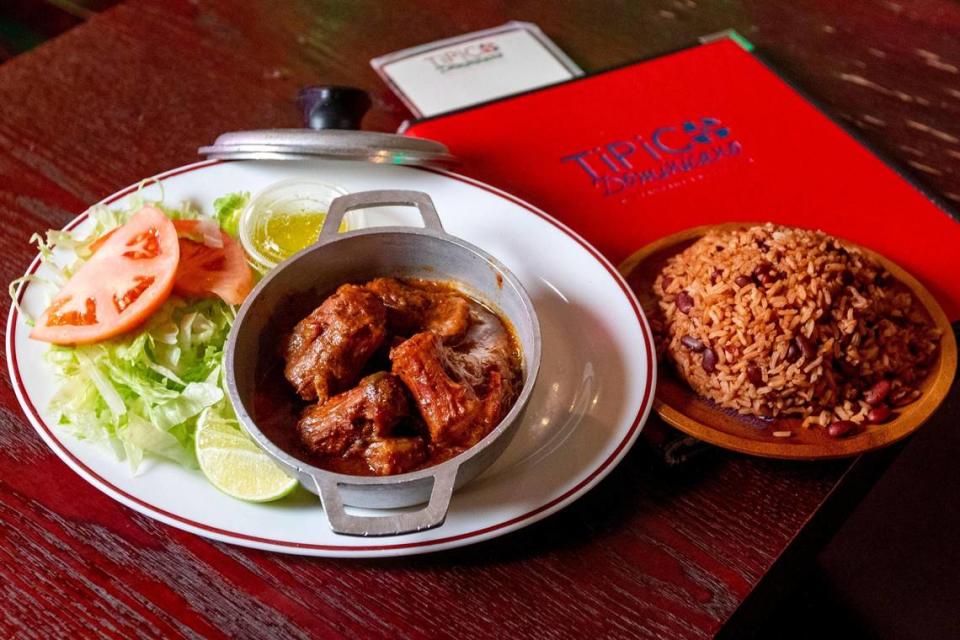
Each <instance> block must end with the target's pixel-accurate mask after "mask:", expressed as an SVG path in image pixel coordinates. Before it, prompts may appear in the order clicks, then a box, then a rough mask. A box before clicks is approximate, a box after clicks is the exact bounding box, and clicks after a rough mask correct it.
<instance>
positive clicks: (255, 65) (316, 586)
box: [0, 0, 960, 638]
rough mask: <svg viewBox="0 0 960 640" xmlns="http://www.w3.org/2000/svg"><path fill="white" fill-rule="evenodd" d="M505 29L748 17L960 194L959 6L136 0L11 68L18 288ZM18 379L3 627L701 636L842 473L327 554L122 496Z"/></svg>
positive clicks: (758, 38) (1, 493) (608, 505)
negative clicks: (211, 171) (117, 195)
mask: <svg viewBox="0 0 960 640" xmlns="http://www.w3.org/2000/svg"><path fill="white" fill-rule="evenodd" d="M507 19H521V20H531V21H533V22H536V23H538V24H539V25H540V26H541V27H542V28H543V29H544V30H545V31H546V32H547V33H548V34H549V35H550V36H552V37H553V38H555V39H556V41H557V42H558V44H559V45H560V46H561V47H562V48H564V49H565V50H566V51H567V52H568V53H569V54H570V55H571V56H572V57H573V58H574V59H575V60H577V61H578V62H579V63H580V64H581V65H582V66H583V67H584V68H585V69H587V70H593V69H598V68H602V67H605V66H610V65H614V64H618V63H622V62H626V61H628V60H631V59H635V58H638V57H642V56H647V55H652V54H655V53H657V52H661V51H664V50H667V49H671V48H675V47H678V46H681V45H685V44H688V43H690V42H692V41H693V40H694V39H695V38H696V37H697V36H699V35H701V34H704V33H709V32H713V31H718V30H721V29H724V28H728V27H735V28H737V29H738V30H740V31H741V32H742V33H744V34H745V35H746V36H747V37H748V38H750V39H751V40H752V41H754V42H755V43H756V44H757V45H759V47H760V49H761V51H763V52H764V53H766V54H767V55H768V56H769V57H770V58H771V59H772V60H773V62H775V63H776V64H777V65H779V66H780V67H781V68H782V69H783V70H784V71H785V72H786V73H787V74H788V75H789V76H791V77H793V78H795V79H796V80H797V82H798V84H799V85H800V86H802V87H804V88H806V89H807V90H809V92H810V93H812V94H813V95H815V96H816V97H818V98H819V99H821V100H822V101H823V102H824V103H825V104H826V105H827V106H828V108H829V109H830V111H831V112H832V113H833V114H834V115H838V116H840V117H842V118H845V119H847V120H848V121H850V122H852V123H854V124H856V125H857V126H860V127H861V128H862V129H863V130H864V134H865V136H866V137H867V138H868V139H869V140H870V141H872V142H873V143H875V144H877V145H878V146H879V147H881V148H882V149H884V150H886V151H889V152H890V153H891V154H892V155H894V156H895V157H897V158H898V159H900V160H901V161H903V162H905V163H906V162H912V163H914V167H915V169H916V171H919V172H921V176H922V177H923V178H924V179H925V180H926V181H928V183H929V184H930V185H931V186H933V187H934V188H935V189H936V190H937V191H938V192H939V193H941V194H943V195H944V196H945V197H947V198H952V199H954V200H958V201H960V195H958V194H960V177H958V175H957V167H958V159H960V155H958V154H960V147H958V145H957V142H958V138H960V130H958V129H957V122H958V119H957V114H958V111H960V83H958V79H960V75H958V72H957V67H956V66H957V65H960V42H958V39H957V38H956V33H957V31H958V28H960V7H958V5H956V4H954V3H951V2H948V1H947V0H912V1H909V2H908V1H907V0H901V2H899V3H891V2H886V3H884V2H866V1H857V2H846V3H842V4H840V3H834V2H827V1H826V0H804V1H800V2H795V1H788V0H778V1H776V2H773V1H770V0H754V1H749V0H730V1H721V0H715V1H714V0H711V1H707V0H697V1H693V0H678V1H673V0H656V1H647V2H634V3H615V2H599V3H598V2H589V3H588V2H583V3H572V2H563V3H541V2H534V1H533V0H528V1H521V2H511V3H505V2H473V3H469V4H465V3H459V2H453V1H452V0H451V1H446V2H418V3H403V4H400V3H381V2H376V1H375V0H369V1H365V2H351V3H337V2H333V1H331V2H311V1H308V0H272V1H267V0H257V1H254V0H196V1H188V0H143V1H130V2H127V3H124V4H121V5H120V6H118V7H116V8H115V9H113V10H110V11H108V12H105V13H103V14H101V15H98V16H95V17H93V18H92V19H91V20H89V21H88V22H87V23H86V24H84V25H83V26H81V27H78V28H76V29H75V30H73V31H71V32H69V33H68V34H66V35H64V36H62V37H60V38H58V39H56V40H54V41H51V42H49V43H47V44H44V45H42V46H40V47H38V48H37V49H35V50H33V51H31V52H29V53H27V54H24V55H22V56H20V57H17V58H15V59H13V60H12V61H10V62H7V63H5V64H4V65H2V66H0V105H2V106H0V219H2V221H3V223H4V233H2V234H0V253H2V255H4V259H3V260H2V261H0V276H2V277H3V278H4V279H5V280H10V279H12V278H14V277H16V276H18V275H19V274H20V273H22V272H23V270H24V268H25V267H26V265H27V264H28V262H29V260H30V259H31V257H32V251H31V250H30V249H29V248H28V246H27V241H28V238H29V236H30V235H31V234H32V233H33V232H35V231H37V230H39V229H44V228H47V227H51V226H60V225H62V224H64V223H65V222H67V221H68V220H69V219H70V218H71V217H73V216H74V215H75V214H76V213H77V212H79V211H81V210H83V209H84V208H85V207H86V206H87V205H89V204H90V203H92V202H95V201H97V200H99V199H100V198H102V197H103V196H105V195H107V194H109V193H111V192H113V191H115V190H116V189H118V188H120V187H122V186H125V185H127V184H129V183H132V182H134V181H136V180H138V179H140V178H141V177H143V176H147V175H151V174H153V173H156V172H158V171H161V170H164V169H167V168H170V167H173V166H176V165H179V164H183V163H186V162H190V161H192V160H195V159H196V153H195V150H196V148H197V147H198V146H200V145H202V144H205V143H208V142H210V141H211V140H213V139H214V137H215V136H216V135H217V134H219V133H221V132H222V131H226V130H231V129H245V128H255V127H279V126H296V125H297V124H298V120H299V116H298V113H297V109H296V107H295V106H294V103H293V101H292V97H293V96H294V94H295V93H296V90H297V89H298V88H299V87H300V86H301V85H303V84H305V83H318V82H322V83H346V84H354V85H359V86H362V87H364V88H367V89H368V90H370V91H371V93H372V95H373V97H374V108H373V110H372V111H371V113H370V115H369V116H368V117H367V120H366V123H365V124H366V127H367V128H371V129H381V130H393V129H395V128H396V126H397V125H398V124H399V123H400V121H401V120H402V119H403V118H405V117H406V113H405V111H404V109H403V107H402V106H401V104H400V103H399V101H398V100H397V99H396V98H394V97H393V96H392V95H391V94H390V93H389V92H388V90H387V89H386V88H385V87H384V86H383V85H382V84H381V83H380V82H379V80H378V78H377V77H376V76H375V75H374V73H373V72H372V71H371V70H370V68H369V66H368V60H369V59H370V58H371V57H373V56H375V55H379V54H383V53H386V52H389V51H393V50H396V49H398V48H401V47H406V46H410V45H414V44H419V43H422V42H426V41H430V40H433V39H437V38H441V37H446V36H451V35H455V34H458V33H462V32H464V31H468V30H473V29H478V28H483V27H489V26H493V25H496V24H500V23H502V22H504V21H506V20H507ZM7 309H8V303H7V302H6V301H4V303H3V305H2V308H0V311H2V312H3V313H4V314H5V313H6V311H7ZM2 375H3V376H4V377H5V378H4V384H3V386H2V388H0V532H2V533H0V636H2V637H17V638H48V637H60V636H67V635H72V636H77V637H108V638H131V637H188V638H193V637H213V638H220V637H223V638H227V637H231V638H264V637H290V638H306V637H357V636H358V635H362V636H372V637H391V638H394V637H409V638H427V637H456V636H467V635H469V636H471V637H518V636H520V637H526V636H529V637H540V638H563V637H571V636H588V635H603V636H609V637H644V638H683V637H690V638H697V637H707V636H710V635H712V634H713V633H715V632H716V631H717V630H718V629H719V628H720V626H721V625H722V623H723V621H724V620H725V619H726V618H727V617H728V616H729V615H730V614H731V613H732V612H733V611H734V609H735V608H736V607H737V605H738V604H739V603H740V602H741V601H742V600H743V599H744V598H745V597H746V595H747V594H748V592H749V591H750V589H751V588H752V587H753V586H754V585H755V584H757V582H758V581H759V580H760V578H761V577H762V576H763V575H764V573H765V572H766V571H767V570H768V569H769V567H770V566H771V565H772V563H773V562H774V561H775V559H776V558H777V557H778V556H779V555H780V553H781V552H782V551H783V549H784V548H785V547H786V546H787V544H788V542H789V541H790V540H791V538H793V536H795V535H796V533H797V532H798V531H799V530H800V529H801V528H802V527H803V525H804V523H805V522H806V520H807V519H808V518H809V517H810V515H811V514H812V513H814V512H815V511H816V509H817V507H818V505H820V504H821V502H822V500H823V499H824V497H825V496H826V495H827V494H828V492H829V491H830V490H831V489H832V488H833V487H834V486H835V485H836V483H837V481H838V479H839V478H840V476H841V474H842V473H843V470H844V469H845V468H846V466H847V463H844V462H829V463H818V464H800V463H789V462H775V461H764V460H755V459H748V458H745V457H742V456H739V455H736V454H725V453H717V454H715V455H713V456H711V457H709V458H707V459H701V461H700V462H698V463H697V465H695V466H693V467H691V468H688V469H685V470H683V471H680V472H674V471H667V470H664V469H662V468H661V467H659V466H658V465H657V464H656V463H655V462H654V461H653V460H652V459H651V458H649V457H648V456H647V454H646V453H645V451H644V450H643V448H642V447H637V448H635V450H634V451H633V452H631V453H630V454H629V455H628V456H627V458H626V459H625V460H624V462H623V463H622V464H621V465H620V466H619V467H618V468H617V470H616V471H615V472H614V473H613V474H611V476H610V477H609V478H608V479H607V480H605V481H604V482H603V483H601V484H600V485H599V486H598V487H597V488H596V489H595V490H593V491H592V492H591V493H590V494H589V495H588V496H586V497H585V498H583V499H581V500H580V501H579V502H577V503H576V504H575V505H573V506H572V507H570V508H568V509H567V510H565V511H564V512H562V513H560V514H558V515H556V516H553V517H551V518H549V519H548V520H546V521H545V522H543V523H540V524H539V525H536V526H533V527H531V528H529V529H527V530H525V531H522V532H519V533H516V534H513V535H510V536H507V537H505V538H503V539H501V540H497V541H492V542H488V543H484V544H481V545H477V546H475V547H471V548H467V549H461V550H457V551H451V552H444V553H440V554H436V555H433V556H426V557H421V558H411V559H397V560H388V561H333V560H330V561H327V560H313V559H306V558H296V557H288V556H280V555H271V554H266V553H261V552H256V551H248V550H244V549H239V548H235V547H230V546H227V545H223V544H217V543H212V542H209V541H206V540H204V539H201V538H199V537H196V536H193V535H191V534H187V533H183V532H180V531H178V530H175V529H172V528H170V527H166V526H164V525H161V524H159V523H156V522H153V521H151V520H149V519H147V518H144V517H141V516H139V515H137V514H136V513H133V512H132V511H130V510H128V509H126V508H124V507H122V506H120V505H119V504H117V503H115V502H113V501H111V500H110V499H109V498H107V497H106V496H104V495H102V494H100V493H99V492H98V491H96V490H95V489H93V488H92V487H91V486H89V485H87V484H86V483H85V482H83V481H82V480H81V479H80V478H79V477H78V476H76V475H75V474H73V473H72V472H71V471H69V470H68V469H67V467H65V466H64V465H63V464H62V463H60V462H59V461H58V460H57V459H56V458H55V457H54V456H53V454H52V453H50V452H49V451H48V450H47V449H46V447H45V446H44V445H43V443H42V442H41V441H40V439H39V438H38V437H37V436H36V435H35V433H34V432H33V430H32V429H31V428H30V427H29V426H28V425H27V423H26V421H25V419H24V418H23V416H22V414H21V413H20V410H19V408H18V405H17V402H16V399H15V397H14V395H13V392H12V390H11V389H10V385H9V380H8V379H6V376H7V374H6V366H5V363H4V367H3V374H2Z"/></svg>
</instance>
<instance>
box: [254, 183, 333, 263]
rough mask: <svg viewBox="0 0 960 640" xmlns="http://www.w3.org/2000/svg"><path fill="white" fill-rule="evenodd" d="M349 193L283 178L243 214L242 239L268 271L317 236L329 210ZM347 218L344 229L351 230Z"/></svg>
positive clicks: (262, 194)
mask: <svg viewBox="0 0 960 640" xmlns="http://www.w3.org/2000/svg"><path fill="white" fill-rule="evenodd" d="M346 193H347V192H346V191H345V190H343V189H341V188H340V187H336V186H333V185H329V184H325V183H323V182H313V181H310V180H283V181H281V182H277V183H274V184H272V185H270V186H269V187H267V188H266V189H264V190H263V191H261V192H260V193H258V194H257V195H256V196H255V197H254V198H253V199H251V200H250V202H249V204H247V207H246V209H244V211H243V213H242V214H241V216H240V242H241V243H242V244H243V248H244V249H245V250H246V251H247V254H248V255H249V256H250V257H251V258H252V259H253V262H254V266H255V267H256V268H257V269H258V270H259V271H261V272H266V271H269V270H270V269H272V268H273V267H275V266H277V265H278V264H280V263H281V262H283V261H284V260H286V259H287V258H289V257H290V256H292V255H293V254H295V253H297V252H298V251H300V250H301V249H305V248H306V247H309V246H310V245H311V244H313V243H314V241H315V240H316V239H317V236H318V235H319V234H320V229H321V228H322V227H323V221H324V220H326V217H327V211H328V210H329V208H330V203H332V202H333V201H334V200H335V199H336V198H339V197H340V196H342V195H345V194H346ZM349 228H350V225H349V224H348V223H347V220H346V219H344V222H343V224H342V225H341V227H340V230H341V231H347V230H349Z"/></svg>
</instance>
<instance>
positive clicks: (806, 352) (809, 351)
mask: <svg viewBox="0 0 960 640" xmlns="http://www.w3.org/2000/svg"><path fill="white" fill-rule="evenodd" d="M796 340H797V346H798V347H800V351H801V352H802V353H803V357H804V358H806V359H807V360H811V359H813V357H814V356H815V355H817V350H816V349H815V348H814V346H813V343H812V342H810V341H809V340H808V339H807V338H806V337H805V336H803V335H802V334H801V335H797V338H796Z"/></svg>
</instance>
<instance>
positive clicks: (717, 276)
mask: <svg viewBox="0 0 960 640" xmlns="http://www.w3.org/2000/svg"><path fill="white" fill-rule="evenodd" d="M722 275H723V269H720V268H719V267H717V268H716V269H714V270H713V273H711V274H710V284H717V280H719V279H720V276H722Z"/></svg>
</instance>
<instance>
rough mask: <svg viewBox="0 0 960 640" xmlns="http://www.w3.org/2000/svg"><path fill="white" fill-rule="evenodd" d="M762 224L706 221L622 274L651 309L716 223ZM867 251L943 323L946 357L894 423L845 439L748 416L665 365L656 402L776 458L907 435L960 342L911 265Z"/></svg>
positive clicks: (728, 442) (730, 442)
mask: <svg viewBox="0 0 960 640" xmlns="http://www.w3.org/2000/svg"><path fill="white" fill-rule="evenodd" d="M756 224H759V223H749V222H731V223H725V224H720V225H705V226H702V227H695V228H692V229H687V230H685V231H681V232H679V233H676V234H674V235H671V236H668V237H666V238H661V239H660V240H657V241H656V242H653V243H651V244H649V245H647V246H645V247H644V248H642V249H640V250H639V251H637V252H636V253H634V254H633V255H632V256H630V257H629V258H627V259H626V260H625V261H624V262H623V264H621V265H620V273H622V274H623V276H624V278H626V280H627V282H628V283H629V284H630V286H631V287H632V288H633V290H634V292H635V293H636V294H637V297H638V298H639V299H640V302H641V304H642V305H643V306H644V308H645V309H650V308H653V307H655V306H656V302H655V299H654V297H653V287H652V285H653V281H654V280H655V279H656V276H657V274H658V273H659V272H660V270H661V268H662V267H663V265H664V264H665V263H666V261H667V260H668V259H669V258H670V257H671V256H673V255H675V254H677V253H679V252H680V251H683V250H684V249H686V248H687V247H688V246H690V245H691V244H693V243H694V242H695V241H696V240H698V239H699V238H701V237H702V236H703V235H705V234H706V233H707V232H708V231H713V230H730V229H743V228H747V227H751V226H755V225H756ZM844 242H845V244H847V245H848V246H857V247H858V248H859V249H860V250H861V251H863V252H864V253H865V254H867V255H869V256H872V257H873V258H875V259H876V260H877V261H878V262H879V263H880V264H882V265H883V266H884V267H885V268H886V269H887V271H889V272H890V274H891V275H893V277H894V278H895V279H896V280H898V281H899V282H900V283H901V284H902V285H903V286H905V287H907V288H909V289H910V290H911V291H912V292H913V295H914V296H915V297H916V298H917V299H918V300H919V301H920V303H921V304H922V305H923V306H924V307H925V308H926V310H927V313H928V314H929V315H930V318H931V320H932V321H933V323H934V324H935V325H936V326H937V327H938V328H939V329H940V331H941V334H942V337H941V338H940V357H939V359H938V361H937V363H936V364H935V365H934V366H933V367H932V368H931V370H930V374H929V375H928V376H927V378H926V380H924V381H923V384H922V385H921V386H920V391H921V395H920V397H919V398H917V399H916V400H915V401H914V402H912V403H910V404H908V405H906V406H903V407H899V408H898V409H897V410H896V416H895V417H894V418H892V419H891V420H890V421H889V422H886V423H884V424H880V425H871V426H868V427H866V428H865V429H863V430H862V431H860V432H859V433H857V434H855V435H852V436H849V437H847V438H842V439H834V438H831V437H830V436H828V435H827V430H826V429H825V428H822V427H817V426H813V427H810V428H805V427H802V426H801V421H800V420H799V419H796V418H778V419H776V420H773V421H769V420H763V419H760V418H755V417H752V416H743V415H740V414H738V413H736V412H734V411H731V410H728V409H723V408H721V407H718V406H717V405H716V404H714V403H713V402H712V401H711V400H708V399H706V398H703V397H701V396H699V395H697V393H696V392H694V391H693V389H691V388H690V387H689V386H688V385H687V384H686V382H684V381H683V380H682V379H681V378H680V377H679V376H678V375H677V373H676V372H675V371H674V369H673V367H672V366H670V365H665V366H661V367H660V371H659V373H658V380H657V393H656V398H655V401H654V409H655V410H656V411H657V413H658V414H659V415H660V417H661V418H663V419H664V420H665V421H666V422H667V423H668V424H670V425H672V426H674V427H676V428H677V429H679V430H680V431H683V432H684V433H687V434H689V435H691V436H694V437H695V438H699V439H700V440H704V441H705V442H709V443H711V444H715V445H717V446H718V447H723V448H725V449H732V450H733V451H739V452H742V453H749V454H753V455H757V456H763V457H768V458H783V459H791V460H821V459H827V458H841V457H846V456H852V455H856V454H860V453H864V452H867V451H872V450H874V449H879V448H880V447H885V446H887V445H889V444H892V443H894V442H896V441H897V440H900V439H901V438H905V437H906V436H908V435H910V434H911V433H913V432H914V431H916V430H917V429H919V428H920V426H921V425H922V424H923V423H924V422H925V421H926V420H927V418H929V417H930V416H931V415H932V414H933V412H934V411H935V410H936V409H937V407H938V406H940V403H941V402H943V400H944V398H945V397H946V395H947V392H948V391H949V389H950V385H951V383H952V382H953V378H954V375H955V373H956V370H957V343H956V339H955V338H954V335H953V328H952V327H951V326H950V321H949V320H948V319H947V316H946V314H945V313H944V312H943V309H942V308H940V305H939V304H937V301H936V300H935V299H934V297H933V295H931V293H930V292H929V291H927V289H926V288H925V287H924V286H923V285H922V284H920V283H919V282H918V281H917V279H916V278H914V277H913V276H911V275H910V274H909V273H907V272H906V271H905V270H904V269H903V268H901V267H900V266H898V265H897V264H895V263H894V262H892V261H890V260H889V259H887V258H885V257H883V256H882V255H880V254H878V253H876V252H874V251H870V250H869V249H866V248H864V247H859V245H854V244H853V243H850V242H846V241H844ZM774 431H790V432H792V434H793V435H791V436H790V437H788V438H781V437H776V436H774V435H773V432H774Z"/></svg>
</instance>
